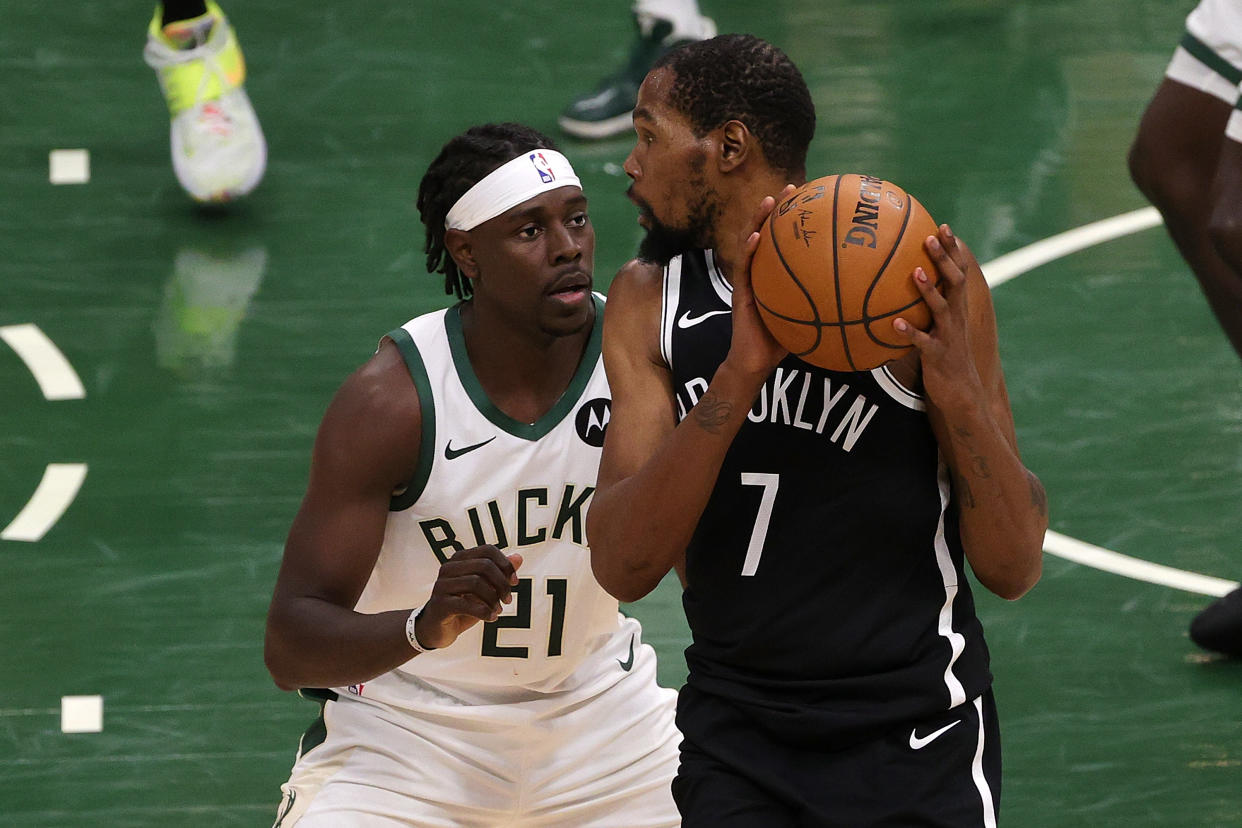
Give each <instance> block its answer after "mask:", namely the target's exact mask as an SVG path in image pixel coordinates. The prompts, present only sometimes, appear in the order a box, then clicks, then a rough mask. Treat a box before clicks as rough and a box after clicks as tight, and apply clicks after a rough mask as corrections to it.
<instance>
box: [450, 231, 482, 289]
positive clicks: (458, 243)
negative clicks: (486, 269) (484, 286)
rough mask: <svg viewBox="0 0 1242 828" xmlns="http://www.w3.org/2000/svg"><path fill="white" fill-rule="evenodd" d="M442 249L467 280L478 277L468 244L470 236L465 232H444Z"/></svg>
mask: <svg viewBox="0 0 1242 828" xmlns="http://www.w3.org/2000/svg"><path fill="white" fill-rule="evenodd" d="M444 249H445V250H447V251H448V254H449V255H450V256H452V257H453V261H454V262H456V263H457V269H458V270H459V271H461V275H463V276H465V277H466V278H467V279H473V278H475V277H476V276H478V275H479V265H478V262H476V261H475V260H474V248H473V246H472V245H471V242H470V234H469V233H468V232H466V231H465V230H445V231H444Z"/></svg>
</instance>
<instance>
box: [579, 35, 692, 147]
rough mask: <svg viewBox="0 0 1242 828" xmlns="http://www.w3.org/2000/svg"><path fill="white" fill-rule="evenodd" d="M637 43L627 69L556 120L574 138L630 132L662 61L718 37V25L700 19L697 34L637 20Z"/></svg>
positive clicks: (582, 98) (623, 68) (623, 69)
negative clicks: (646, 82)
mask: <svg viewBox="0 0 1242 828" xmlns="http://www.w3.org/2000/svg"><path fill="white" fill-rule="evenodd" d="M635 22H636V23H637V24H638V42H637V43H635V44H634V48H633V49H632V50H631V51H630V56H629V59H628V60H627V61H626V63H625V65H624V66H622V67H621V68H620V69H618V70H617V71H616V72H614V73H613V74H611V75H608V76H607V77H605V78H604V79H603V80H602V81H600V84H599V86H598V87H597V88H596V89H595V91H594V92H591V93H589V94H586V95H583V96H581V97H579V98H576V99H575V100H574V101H572V102H571V103H570V104H569V106H567V107H566V108H565V111H564V112H562V113H561V115H560V117H559V118H558V119H557V123H558V124H560V127H561V129H563V130H565V132H567V133H569V134H570V135H572V136H574V137H575V138H592V139H598V138H611V137H612V136H614V135H620V134H622V133H624V132H628V131H629V130H630V128H631V126H632V124H631V121H630V116H631V114H632V113H633V112H634V105H635V104H636V103H637V102H638V87H639V86H640V85H641V84H642V82H643V78H644V77H646V75H647V72H648V71H649V70H650V69H651V66H652V64H654V63H655V62H656V61H657V60H659V59H660V57H661V56H662V55H663V54H664V53H665V52H667V51H669V50H670V49H673V48H675V47H677V46H680V45H682V44H683V43H692V42H694V41H696V40H706V39H707V38H709V37H715V35H716V24H715V22H714V21H712V19H711V18H710V17H700V18H699V27H698V30H697V31H684V30H678V29H677V28H676V27H675V25H674V23H673V22H672V21H669V20H659V19H656V18H644V17H642V16H638V17H636V18H635Z"/></svg>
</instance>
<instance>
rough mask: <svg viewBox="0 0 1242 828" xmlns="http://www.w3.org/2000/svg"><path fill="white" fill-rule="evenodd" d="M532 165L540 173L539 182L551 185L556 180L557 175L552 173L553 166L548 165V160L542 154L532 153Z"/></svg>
mask: <svg viewBox="0 0 1242 828" xmlns="http://www.w3.org/2000/svg"><path fill="white" fill-rule="evenodd" d="M530 163H532V164H534V165H535V172H537V173H539V180H540V181H542V182H543V183H544V184H551V183H552V182H553V181H555V180H556V175H555V174H554V173H553V172H552V165H551V164H549V163H548V159H546V158H544V157H543V153H542V152H532V153H531V154H530Z"/></svg>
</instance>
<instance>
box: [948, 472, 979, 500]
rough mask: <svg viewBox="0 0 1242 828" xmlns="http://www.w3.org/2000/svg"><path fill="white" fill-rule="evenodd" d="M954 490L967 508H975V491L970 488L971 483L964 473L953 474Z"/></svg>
mask: <svg viewBox="0 0 1242 828" xmlns="http://www.w3.org/2000/svg"><path fill="white" fill-rule="evenodd" d="M953 491H954V493H955V494H957V499H958V500H959V501H961V503H962V505H963V506H965V507H966V508H967V509H973V508H975V493H974V492H972V491H971V490H970V484H969V483H967V482H966V478H965V477H964V476H963V475H960V474H954V475H953Z"/></svg>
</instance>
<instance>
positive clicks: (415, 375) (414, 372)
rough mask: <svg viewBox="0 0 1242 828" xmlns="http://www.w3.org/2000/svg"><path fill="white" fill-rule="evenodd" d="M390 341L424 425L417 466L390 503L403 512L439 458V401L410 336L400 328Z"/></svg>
mask: <svg viewBox="0 0 1242 828" xmlns="http://www.w3.org/2000/svg"><path fill="white" fill-rule="evenodd" d="M450 313H451V311H450ZM388 338H389V339H391V340H392V341H393V342H394V343H396V345H397V350H398V351H399V352H400V353H401V358H402V359H403V360H405V367H406V370H408V371H409V372H410V379H412V380H414V389H415V390H416V391H417V392H418V405H419V410H420V411H421V412H422V421H423V424H422V431H421V433H420V435H419V442H418V466H417V467H416V468H415V469H414V475H413V476H412V477H411V478H410V480H409V482H407V483H406V486H405V489H403V490H402V491H401V492H399V493H397V494H395V495H393V496H392V499H391V500H390V501H389V503H388V510H389V511H390V512H400V511H402V510H403V509H408V508H410V507H411V506H413V505H414V503H415V501H417V500H418V498H419V495H421V494H422V493H423V489H425V488H426V487H427V479H428V478H430V477H431V461H432V460H433V459H434V458H435V456H436V401H435V397H434V396H432V393H431V380H429V379H428V378H427V366H426V365H424V364H423V357H422V355H421V354H420V353H419V352H418V346H417V345H415V344H414V340H413V339H411V338H410V334H409V332H407V331H406V329H405V328H397V329H396V330H395V331H392V332H390V333H389V334H388Z"/></svg>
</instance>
